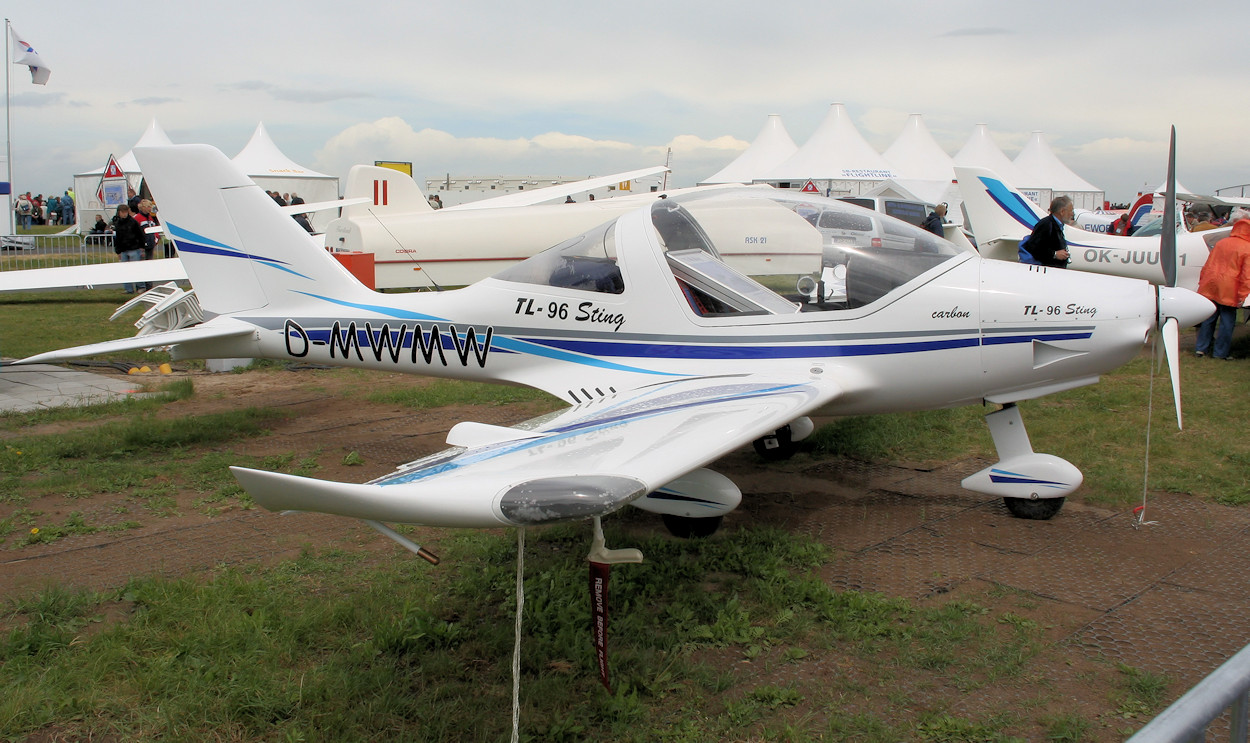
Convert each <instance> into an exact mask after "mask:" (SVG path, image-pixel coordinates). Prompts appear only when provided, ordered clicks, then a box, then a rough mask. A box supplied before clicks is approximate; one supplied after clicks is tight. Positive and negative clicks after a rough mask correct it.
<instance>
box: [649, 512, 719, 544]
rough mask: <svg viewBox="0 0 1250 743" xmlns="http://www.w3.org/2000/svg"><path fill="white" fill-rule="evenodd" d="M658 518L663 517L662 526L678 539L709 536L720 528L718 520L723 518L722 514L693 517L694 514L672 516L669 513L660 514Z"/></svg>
mask: <svg viewBox="0 0 1250 743" xmlns="http://www.w3.org/2000/svg"><path fill="white" fill-rule="evenodd" d="M660 518H662V519H664V528H666V529H668V533H669V534H672V535H673V536H675V537H677V538H679V539H695V538H702V537H710V536H712V535H713V534H715V533H716V530H717V529H719V528H720V522H721V521H722V520H724V518H725V517H724V516H711V517H708V518H695V517H694V516H674V515H673V514H671V513H665V514H661V515H660Z"/></svg>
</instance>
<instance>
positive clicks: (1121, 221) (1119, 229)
mask: <svg viewBox="0 0 1250 743" xmlns="http://www.w3.org/2000/svg"><path fill="white" fill-rule="evenodd" d="M1107 234H1108V235H1119V236H1121V237H1128V236H1129V235H1131V234H1133V222H1132V220H1130V219H1129V218H1128V212H1124V213H1123V214H1121V215H1120V216H1119V217H1117V218H1116V220H1115V221H1114V222H1112V223H1111V226H1110V227H1108V228H1107Z"/></svg>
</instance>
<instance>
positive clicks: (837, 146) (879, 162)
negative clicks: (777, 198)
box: [755, 103, 898, 197]
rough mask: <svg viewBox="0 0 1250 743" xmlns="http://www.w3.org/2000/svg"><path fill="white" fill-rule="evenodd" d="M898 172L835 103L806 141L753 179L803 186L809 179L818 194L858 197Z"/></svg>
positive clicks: (797, 186) (761, 181)
mask: <svg viewBox="0 0 1250 743" xmlns="http://www.w3.org/2000/svg"><path fill="white" fill-rule="evenodd" d="M897 175H898V174H897V173H896V172H895V171H894V169H893V168H892V167H890V164H889V163H887V162H886V160H885V158H884V157H882V156H881V155H880V154H879V153H878V152H877V151H876V150H875V149H873V147H872V145H870V144H868V141H867V140H865V139H864V137H863V136H862V135H861V134H860V133H859V130H858V129H856V128H855V124H854V123H852V122H851V117H850V115H849V114H847V112H846V106H844V105H842V104H841V103H835V104H833V105H832V106H830V107H829V113H828V114H827V115H826V116H825V120H824V121H823V122H821V124H820V126H819V127H818V128H817V129H816V132H815V133H814V134H812V136H811V139H809V140H807V143H806V144H804V145H803V146H802V147H800V148H799V149H798V151H797V152H795V153H794V154H793V155H791V156H790V158H789V159H787V160H786V161H785V162H783V163H781V164H780V165H778V166H777V167H776V168H774V169H773V170H771V171H769V172H767V173H764V174H763V175H761V176H759V177H757V178H755V182H756V183H769V184H772V185H773V186H778V187H782V188H802V187H803V186H804V184H806V183H807V181H809V180H810V181H812V182H813V184H814V185H815V186H816V187H817V188H819V189H820V191H821V193H823V194H826V195H829V196H833V197H838V196H858V195H860V194H862V193H864V192H866V191H868V190H869V189H871V188H873V187H875V186H877V185H878V184H880V183H881V182H882V181H884V180H888V179H890V178H894V177H895V176H897Z"/></svg>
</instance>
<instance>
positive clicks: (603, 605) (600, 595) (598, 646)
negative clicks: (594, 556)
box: [590, 562, 612, 694]
mask: <svg viewBox="0 0 1250 743" xmlns="http://www.w3.org/2000/svg"><path fill="white" fill-rule="evenodd" d="M611 573H612V566H611V565H608V564H607V563H602V562H592V563H590V634H591V638H592V640H593V642H594V645H595V658H596V660H597V661H598V663H599V682H600V683H602V684H603V688H605V689H607V690H608V693H609V694H611V693H612V685H611V684H610V683H609V682H608V577H609V576H610V575H611Z"/></svg>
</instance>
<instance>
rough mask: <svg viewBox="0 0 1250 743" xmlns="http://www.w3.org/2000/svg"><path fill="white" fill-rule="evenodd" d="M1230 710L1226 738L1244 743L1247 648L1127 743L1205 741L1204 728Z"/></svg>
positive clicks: (1249, 710) (1249, 700)
mask: <svg viewBox="0 0 1250 743" xmlns="http://www.w3.org/2000/svg"><path fill="white" fill-rule="evenodd" d="M1230 707H1231V708H1232V709H1231V719H1230V720H1229V722H1228V728H1229V735H1228V739H1229V740H1230V741H1233V742H1234V743H1246V740H1247V733H1248V731H1250V724H1248V723H1247V718H1248V716H1250V645H1248V646H1246V647H1244V648H1242V649H1241V651H1240V652H1239V653H1237V654H1236V655H1234V656H1233V657H1231V658H1229V659H1228V660H1227V661H1225V663H1224V665H1222V666H1220V667H1219V668H1217V669H1215V670H1214V671H1212V672H1211V675H1210V676H1207V677H1206V678H1204V679H1203V680H1202V681H1199V682H1198V685H1197V686H1195V687H1194V688H1192V689H1190V690H1189V691H1188V692H1186V693H1185V696H1183V697H1181V698H1180V699H1177V700H1176V701H1175V702H1173V703H1172V706H1170V707H1168V708H1167V709H1165V710H1163V711H1162V712H1160V713H1159V716H1158V717H1156V718H1155V719H1153V720H1151V721H1150V723H1149V724H1148V725H1146V727H1144V728H1142V729H1141V730H1138V731H1137V734H1136V735H1134V736H1133V737H1132V738H1129V739H1128V743H1190V741H1205V740H1206V738H1207V726H1208V725H1210V724H1211V723H1212V722H1213V721H1214V720H1215V719H1216V718H1217V717H1219V716H1220V715H1221V714H1223V712H1224V710H1226V709H1229V708H1230Z"/></svg>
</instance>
